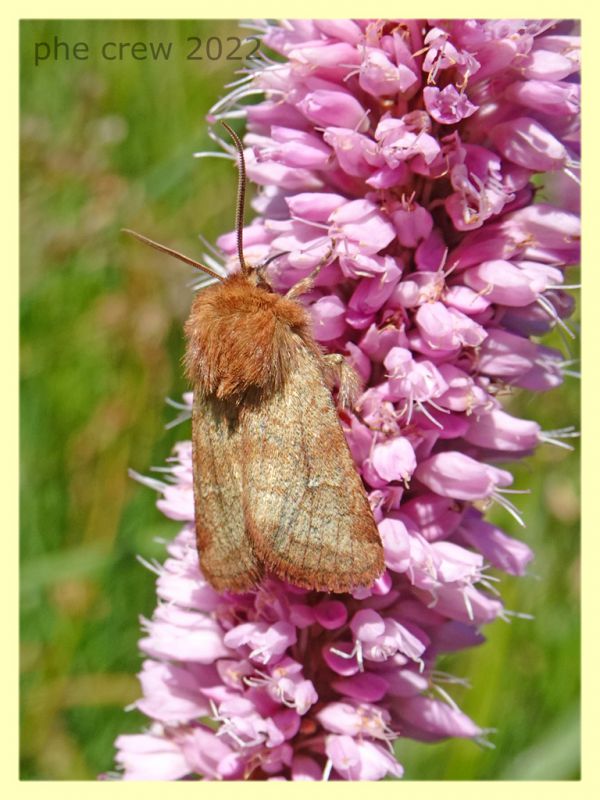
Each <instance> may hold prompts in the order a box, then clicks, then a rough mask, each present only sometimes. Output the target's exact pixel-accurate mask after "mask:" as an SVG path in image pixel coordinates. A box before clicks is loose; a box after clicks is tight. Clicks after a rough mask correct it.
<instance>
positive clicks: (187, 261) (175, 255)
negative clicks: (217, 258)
mask: <svg viewBox="0 0 600 800" xmlns="http://www.w3.org/2000/svg"><path fill="white" fill-rule="evenodd" d="M121 230H122V231H123V233H128V234H129V235H130V236H133V237H134V238H135V239H139V240H140V242H143V243H144V244H147V245H149V246H150V247H153V248H154V249H155V250H160V252H161V253H166V254H167V255H168V256H173V258H177V259H179V261H183V263H184V264H189V265H190V266H191V267H196V269H199V270H201V271H202V272H206V274H207V275H210V277H211V278H216V279H217V280H218V281H221V282H223V280H224V278H223V276H222V275H219V273H218V272H215V271H214V270H213V269H211V268H210V267H206V266H204V264H201V263H200V262H199V261H194V259H193V258H188V256H184V255H183V253H180V252H179V251H178V250H173V249H172V248H171V247H167V246H166V245H164V244H159V243H158V242H155V241H154V240H153V239H149V238H148V237H147V236H143V235H142V234H141V233H136V232H135V231H132V230H131V229H130V228H121Z"/></svg>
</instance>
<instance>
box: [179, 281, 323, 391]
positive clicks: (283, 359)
mask: <svg viewBox="0 0 600 800" xmlns="http://www.w3.org/2000/svg"><path fill="white" fill-rule="evenodd" d="M185 334H186V339H187V349H186V354H185V368H186V373H187V377H188V379H189V380H190V382H191V383H192V384H193V385H194V387H195V388H196V389H200V390H201V391H203V392H204V393H205V394H206V395H207V396H213V397H216V398H218V399H221V400H232V401H234V402H240V401H241V400H242V399H243V397H244V395H245V394H246V393H247V392H248V391H249V390H252V391H254V392H255V393H256V392H258V393H270V392H272V391H276V390H277V389H278V388H279V387H280V386H281V385H282V384H283V382H284V380H285V378H286V375H287V374H288V372H289V370H290V369H291V368H293V364H294V360H295V358H294V356H295V352H296V350H297V348H298V346H302V344H304V346H306V347H308V348H309V349H310V350H312V351H313V352H314V353H315V355H317V356H318V352H319V351H318V348H317V345H316V344H315V342H314V340H313V337H312V334H311V333H310V324H309V319H308V315H307V312H306V311H305V309H304V308H303V307H302V306H301V305H300V304H299V303H297V302H296V301H295V300H288V299H286V298H285V297H281V296H280V295H278V294H275V293H273V292H272V291H270V290H269V288H268V287H266V286H265V285H264V284H263V285H257V281H256V277H255V274H254V273H252V274H251V275H249V276H244V275H241V274H236V275H232V276H230V277H229V278H227V279H226V280H225V281H224V282H223V283H220V284H217V285H214V286H211V287H209V288H207V289H204V290H203V291H201V292H199V293H198V294H197V295H196V298H195V300H194V303H193V304H192V310H191V312H190V316H189V318H188V320H187V322H186V325H185Z"/></svg>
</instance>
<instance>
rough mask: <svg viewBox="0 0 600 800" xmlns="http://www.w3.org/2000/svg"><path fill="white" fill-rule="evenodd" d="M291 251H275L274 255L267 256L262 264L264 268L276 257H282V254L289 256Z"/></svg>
mask: <svg viewBox="0 0 600 800" xmlns="http://www.w3.org/2000/svg"><path fill="white" fill-rule="evenodd" d="M290 252H291V251H290V250H283V251H282V252H281V253H275V255H274V256H269V257H268V258H266V259H265V260H264V261H263V262H262V264H261V265H260V266H261V267H263V269H264V267H268V266H269V264H271V263H272V262H273V261H275V259H276V258H281V256H289V254H290Z"/></svg>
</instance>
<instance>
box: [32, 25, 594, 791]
mask: <svg viewBox="0 0 600 800" xmlns="http://www.w3.org/2000/svg"><path fill="white" fill-rule="evenodd" d="M248 33H251V32H249V31H247V30H245V29H240V27H239V26H238V24H237V23H235V22H219V21H210V22H197V21H177V22H173V21H149V22H146V21H98V22H92V21H52V22H43V21H31V22H23V23H22V24H21V258H22V268H21V313H22V316H21V373H22V384H21V489H22V495H21V521H22V522H21V660H20V665H21V676H22V678H21V709H22V718H21V752H22V766H21V776H22V778H24V779H50V780H69V779H94V778H95V776H96V775H97V774H98V773H99V772H101V771H104V770H107V769H110V768H111V767H112V766H113V746H112V743H113V741H114V738H115V737H116V736H117V735H118V734H119V733H122V732H133V731H137V730H139V729H140V728H141V727H142V726H143V725H144V724H145V719H144V718H143V717H142V716H141V715H140V714H138V713H137V712H135V711H129V712H126V711H125V710H124V708H125V706H126V705H127V704H129V703H130V702H131V701H133V700H134V699H135V698H136V697H137V696H138V685H137V680H136V678H135V674H136V672H137V671H138V669H139V666H140V663H141V659H140V656H139V655H138V653H137V639H138V637H139V623H138V616H139V615H140V614H143V615H150V614H151V613H152V609H153V607H154V576H153V575H152V574H151V573H150V572H148V571H147V570H145V569H144V568H143V567H142V566H141V565H140V564H139V563H138V561H137V560H136V555H137V554H140V555H142V556H144V557H146V558H152V557H157V558H159V559H160V558H162V557H163V548H162V546H161V545H160V544H158V543H156V542H155V541H154V540H155V538H156V537H159V538H160V537H163V538H170V537H172V536H173V535H174V534H175V532H176V531H177V524H176V523H172V522H169V521H167V520H165V519H164V518H163V517H162V516H161V514H160V513H159V512H158V511H157V510H156V509H155V507H154V501H155V497H154V495H153V493H152V492H151V491H150V490H148V489H145V488H143V487H140V486H138V485H137V484H136V483H134V482H133V481H132V480H131V479H130V478H128V476H127V470H128V468H133V469H135V470H138V471H140V472H143V473H147V472H148V471H149V468H150V466H151V465H162V463H163V462H164V459H165V458H166V457H167V455H168V454H169V451H170V449H171V446H172V445H173V443H174V442H175V441H176V440H177V439H178V438H188V436H189V428H188V427H187V425H184V426H181V427H179V428H177V429H175V430H171V431H166V430H165V428H164V425H165V423H166V422H168V420H170V419H171V418H172V417H173V414H174V412H173V410H169V409H168V408H167V407H166V406H165V403H164V399H165V397H167V396H171V397H174V398H177V397H179V396H180V394H181V392H182V391H184V390H185V389H186V386H185V383H184V381H183V378H182V375H181V368H180V359H181V355H182V350H183V340H182V333H181V326H182V322H183V320H184V319H185V316H186V313H187V310H188V308H189V304H190V299H191V292H190V290H189V288H188V286H187V284H188V282H189V280H190V279H191V277H192V276H191V274H190V273H191V271H190V270H188V269H187V268H185V267H183V266H181V265H178V264H177V263H176V262H173V261H171V260H169V259H167V258H165V257H163V256H160V255H159V254H157V253H154V252H153V251H150V250H147V249H144V248H143V247H142V246H141V245H138V244H137V243H136V242H133V241H131V240H128V239H126V238H125V237H124V236H123V235H122V234H120V233H119V229H120V228H121V227H122V226H128V227H132V228H134V229H136V230H139V231H140V232H144V233H146V234H148V235H151V236H152V237H153V238H155V239H158V240H159V241H162V242H165V243H169V244H171V245H172V246H174V247H176V248H178V249H181V250H183V251H184V252H186V253H188V254H190V255H192V256H194V255H196V256H197V257H200V253H201V246H200V245H199V243H198V240H197V238H196V237H197V234H198V233H199V232H202V233H203V234H204V235H205V236H206V237H207V238H208V239H209V240H214V239H215V237H216V236H217V235H218V234H219V233H222V232H224V231H226V230H229V229H230V228H231V227H232V222H233V219H232V217H233V203H234V193H235V173H234V171H233V170H232V166H231V164H230V163H229V162H227V161H223V160H217V159H214V160H213V159H203V160H200V161H199V160H195V159H193V158H192V153H193V152H194V151H197V150H208V149H214V145H213V144H212V143H211V142H210V140H209V139H208V137H207V133H206V131H207V128H206V125H205V123H204V116H205V114H206V113H207V111H208V109H209V108H210V106H211V105H212V104H213V103H214V102H215V101H216V100H217V99H218V97H220V96H221V95H222V94H223V93H224V89H223V86H224V84H225V83H227V82H229V81H231V80H233V79H235V77H236V76H235V74H234V71H235V70H236V69H237V68H239V66H240V63H239V62H235V61H227V60H225V59H224V58H222V59H220V60H217V61H210V60H207V59H204V60H203V61H189V60H186V58H185V55H186V53H187V52H189V50H190V49H191V47H192V46H193V43H190V42H188V41H187V38H188V37H193V36H198V37H201V38H202V39H204V38H205V37H207V36H220V37H221V38H222V39H223V40H225V38H226V37H227V36H234V35H240V36H244V35H247V34H248ZM54 36H57V37H58V39H59V40H62V41H66V42H68V43H70V44H74V43H75V42H78V41H83V42H86V43H87V44H88V46H89V52H90V57H89V59H88V60H87V61H76V60H73V58H72V53H71V58H70V59H69V60H68V61H65V60H64V59H62V60H59V61H54V60H47V61H45V62H42V63H40V64H39V65H38V66H35V64H34V48H35V43H36V42H44V41H45V42H50V43H52V41H53V37H54ZM107 41H129V42H135V41H145V42H149V41H153V42H160V41H162V42H169V41H171V42H173V51H172V55H171V57H170V59H169V61H166V62H165V61H161V62H153V61H151V60H148V61H135V60H134V59H133V58H130V57H126V58H125V59H124V60H123V61H116V62H109V61H106V60H102V59H101V58H100V57H99V50H100V47H101V45H102V44H103V43H104V42H107ZM61 52H62V53H64V49H63V51H61ZM554 343H560V341H559V340H558V339H556V341H555V342H554ZM575 347H576V345H575ZM574 355H575V356H576V355H577V354H576V353H575V354H574ZM511 405H512V407H513V408H514V409H515V412H516V413H519V414H522V415H523V416H526V417H532V418H535V419H537V420H539V421H540V422H541V424H542V425H543V427H545V428H547V429H548V428H556V427H560V426H564V425H568V424H575V425H577V424H578V415H579V394H578V386H577V383H576V381H574V380H572V379H567V381H566V383H565V385H564V386H563V387H562V388H561V389H559V390H558V391H556V392H554V393H550V394H546V395H543V396H541V397H531V396H528V395H526V394H523V395H521V396H519V397H517V398H515V399H513V400H511ZM188 425H189V423H188ZM515 472H516V481H515V486H516V487H518V488H530V489H531V495H525V496H523V497H519V498H518V505H519V506H520V507H521V508H522V509H523V512H524V515H525V518H526V520H527V525H528V527H527V529H526V530H525V531H524V532H522V531H520V530H517V526H516V524H515V523H514V521H513V520H512V519H511V518H510V517H508V516H506V515H504V512H494V513H495V518H496V519H497V520H498V521H499V522H501V523H502V524H504V525H505V527H506V529H507V530H509V531H511V532H513V534H514V535H518V536H520V535H522V536H523V538H525V539H526V541H527V542H528V543H529V544H530V546H532V547H533V548H534V549H535V551H536V554H537V558H536V561H535V563H534V565H533V567H532V573H533V575H532V576H530V577H527V578H524V579H504V580H503V581H502V584H501V591H502V594H503V597H504V599H505V601H506V605H507V607H508V608H510V609H514V610H518V611H522V612H526V613H529V614H532V615H534V617H535V619H534V620H533V621H526V620H519V619H515V620H514V621H513V622H512V623H511V624H507V623H504V622H502V621H498V622H496V623H495V624H493V625H491V626H489V627H488V629H487V631H486V634H487V637H488V641H487V642H486V644H484V645H483V646H481V647H479V648H476V649H473V650H472V651H469V652H467V653H463V654H460V655H458V656H453V657H452V658H448V659H446V661H445V662H444V664H443V666H444V668H445V669H448V670H450V671H452V672H453V673H455V674H457V675H460V676H463V677H467V678H468V679H469V681H470V683H471V685H472V688H470V689H464V688H461V687H459V688H458V689H457V690H454V691H453V696H454V697H455V699H456V700H457V701H458V702H459V704H460V705H461V706H462V708H463V709H464V710H465V711H466V712H467V713H468V714H470V715H471V716H472V717H473V718H474V719H475V720H476V721H477V722H478V723H479V724H480V725H481V726H483V727H490V728H495V729H496V731H497V732H496V733H495V734H494V735H492V736H491V737H490V739H491V740H492V741H493V742H494V744H495V749H493V750H492V749H489V750H488V749H481V748H479V747H478V746H477V745H475V744H473V743H471V742H461V741H451V742H446V743H442V744H437V745H425V744H417V743H413V742H407V741H404V740H402V741H400V742H399V743H398V746H397V751H398V755H399V758H400V760H401V761H402V762H403V764H404V766H405V769H406V777H407V778H410V779H414V780H431V779H454V780H456V779H459V780H473V779H487V780H498V779H534V778H542V779H573V778H577V777H578V776H579V746H578V745H579V703H578V697H579V654H580V650H579V561H578V553H579V538H578V535H579V505H578V487H579V473H578V457H577V454H576V453H573V454H570V453H566V452H565V451H563V450H559V449H557V448H553V447H550V446H544V447H542V448H541V449H540V451H539V453H538V454H537V455H536V456H535V457H534V458H532V459H529V460H528V461H527V463H525V464H522V465H519V466H518V467H517V468H516V470H515Z"/></svg>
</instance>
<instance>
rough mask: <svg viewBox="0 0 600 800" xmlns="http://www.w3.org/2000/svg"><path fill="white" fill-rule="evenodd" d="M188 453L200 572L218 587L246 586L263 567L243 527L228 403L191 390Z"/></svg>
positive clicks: (236, 434)
mask: <svg viewBox="0 0 600 800" xmlns="http://www.w3.org/2000/svg"><path fill="white" fill-rule="evenodd" d="M192 458H193V464H194V509H195V525H196V541H197V544H198V554H199V558H200V566H201V568H202V572H203V573H204V575H205V576H206V578H207V580H208V581H209V582H210V584H211V585H212V586H213V587H214V588H215V589H217V590H218V591H227V590H229V591H234V592H235V591H237V592H242V591H246V590H248V589H250V588H252V587H253V586H255V585H256V584H257V583H258V582H259V580H260V578H261V575H262V567H261V565H260V563H259V561H258V559H257V558H256V555H255V553H254V548H253V546H252V542H251V541H250V539H249V537H248V535H247V533H246V528H245V522H244V515H243V510H242V467H241V431H240V424H239V418H238V414H237V411H236V407H235V406H234V405H233V404H231V403H227V402H222V401H218V400H216V399H213V398H209V397H205V396H203V395H202V394H201V393H200V392H196V393H195V394H194V405H193V408H192Z"/></svg>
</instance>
